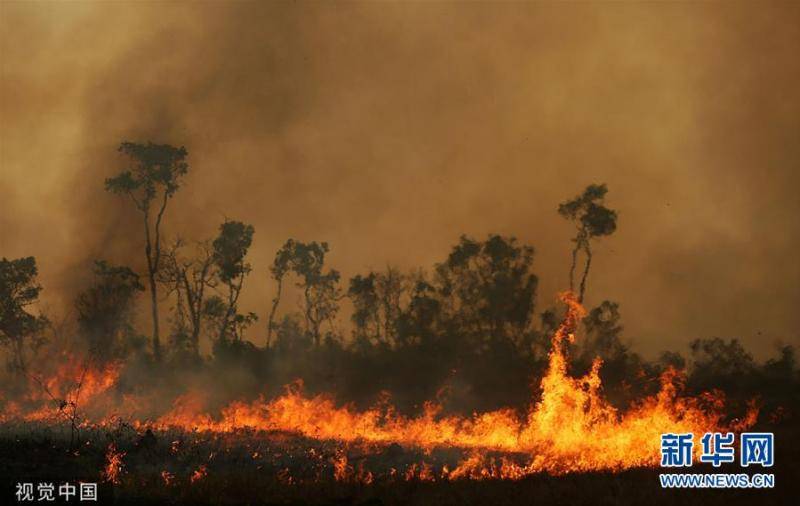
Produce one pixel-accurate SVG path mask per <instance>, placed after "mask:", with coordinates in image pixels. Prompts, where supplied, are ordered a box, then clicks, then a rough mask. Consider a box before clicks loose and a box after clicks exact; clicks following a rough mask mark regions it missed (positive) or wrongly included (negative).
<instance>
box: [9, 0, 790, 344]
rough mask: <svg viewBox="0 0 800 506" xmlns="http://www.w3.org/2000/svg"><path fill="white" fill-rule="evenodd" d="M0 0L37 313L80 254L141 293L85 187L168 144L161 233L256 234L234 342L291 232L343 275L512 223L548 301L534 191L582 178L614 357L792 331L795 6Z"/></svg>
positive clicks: (14, 212)
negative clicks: (592, 205)
mask: <svg viewBox="0 0 800 506" xmlns="http://www.w3.org/2000/svg"><path fill="white" fill-rule="evenodd" d="M0 9H2V15H0V24H2V34H1V37H2V38H0V46H1V50H2V55H3V57H2V63H1V65H2V78H1V79H0V87H2V88H0V108H2V114H1V116H2V120H0V128H2V149H0V165H1V166H2V169H1V170H2V174H3V178H2V180H0V193H2V195H3V198H2V199H1V200H0V208H2V212H0V229H1V230H2V231H3V233H2V252H1V253H0V255H3V256H5V257H7V258H9V259H11V258H13V259H17V258H23V257H27V256H34V257H35V258H36V260H37V267H38V270H39V272H38V277H39V280H40V283H41V284H42V285H43V286H45V287H46V290H44V291H43V292H42V294H41V301H42V303H43V305H45V306H48V307H50V308H52V309H53V310H54V312H57V313H60V314H64V313H66V312H68V311H70V310H72V308H73V302H74V300H75V297H76V295H77V294H78V293H80V292H81V291H82V290H84V289H86V288H87V287H88V286H90V285H91V284H92V283H93V282H94V281H93V276H92V275H91V274H87V273H90V272H91V270H92V268H93V265H94V261H95V260H96V259H107V260H108V261H110V262H113V263H114V264H120V265H126V266H129V267H130V268H132V269H133V270H134V271H136V272H137V273H139V274H140V275H141V276H142V282H143V285H145V286H146V288H148V289H149V287H148V285H149V280H148V279H147V266H146V258H145V255H144V254H142V253H143V250H144V248H145V244H144V238H143V237H142V235H141V234H138V233H136V231H137V230H141V228H142V223H141V215H140V213H138V212H137V210H136V209H135V208H134V206H133V205H130V203H129V202H126V201H125V200H124V199H123V198H121V197H116V196H114V195H111V194H104V193H103V191H102V187H103V181H104V180H105V179H106V178H109V177H114V176H115V175H117V174H118V173H119V172H120V171H121V170H123V169H124V168H125V164H124V163H123V161H124V158H121V157H120V156H119V154H118V153H116V152H115V150H114V147H116V146H118V145H119V142H120V141H121V140H123V139H128V140H131V141H134V142H146V141H147V140H152V141H153V142H161V143H169V144H171V145H173V146H176V147H178V146H182V145H185V146H186V149H187V150H188V151H189V152H190V153H191V160H192V162H191V163H192V166H191V171H190V172H189V173H187V174H186V176H185V177H184V179H185V182H184V183H185V184H184V187H183V188H181V189H180V190H179V191H178V192H177V193H176V194H175V196H174V198H173V199H171V202H170V204H169V206H168V209H167V211H166V217H165V222H164V226H165V230H164V232H165V233H167V236H168V237H169V238H170V239H173V238H175V237H176V236H178V235H180V236H181V237H183V238H184V239H185V240H186V241H187V243H188V244H193V242H194V241H202V240H206V239H210V238H213V237H215V236H216V234H217V227H218V226H219V224H220V223H222V222H223V221H224V220H225V218H227V217H231V218H232V219H237V220H241V221H242V222H244V223H247V224H250V225H252V226H253V227H254V229H255V230H256V234H255V235H254V239H253V244H252V245H251V247H250V249H249V252H248V258H249V263H250V264H251V265H252V266H253V271H252V272H251V273H250V274H249V275H248V279H247V281H246V283H245V286H244V288H243V290H242V294H241V298H240V301H239V306H240V313H241V314H247V313H248V312H250V311H253V312H256V313H258V314H259V315H260V317H261V318H260V320H259V321H258V322H257V323H255V324H253V325H251V326H250V327H249V331H248V336H249V335H251V334H252V340H253V342H255V343H257V344H258V345H259V346H261V345H263V343H264V342H265V340H266V335H265V334H264V333H262V332H261V330H263V329H265V328H266V327H267V325H268V319H269V318H268V314H269V311H267V310H265V302H267V303H269V302H270V301H272V299H273V298H275V288H276V287H275V285H274V284H271V283H266V282H265V280H267V279H268V277H269V276H270V271H269V268H270V266H271V265H272V260H273V258H274V253H275V251H277V250H278V249H279V248H280V247H281V245H282V244H284V242H285V241H286V239H287V238H290V237H291V238H294V239H295V240H297V241H300V242H303V243H306V244H308V243H310V242H313V241H317V242H322V241H325V242H327V243H328V244H329V245H330V248H331V251H330V252H329V253H328V254H327V258H326V263H327V262H329V263H330V265H331V266H332V268H335V269H336V270H337V271H339V273H340V275H341V279H342V280H343V281H346V280H349V279H350V278H352V277H353V276H355V275H356V274H359V273H364V272H365V271H368V270H374V271H381V270H382V269H383V267H384V266H385V265H392V266H396V267H397V268H399V269H400V270H401V271H402V272H409V271H411V270H414V269H416V268H418V267H427V268H431V267H432V266H433V265H434V264H436V263H439V262H441V261H443V259H444V258H445V257H446V256H447V255H448V253H449V252H450V248H451V247H452V246H453V245H454V244H456V243H457V242H458V240H459V237H460V236H461V235H462V234H466V235H467V236H468V237H471V238H473V239H474V240H479V239H480V240H483V239H484V238H486V237H487V235H488V234H490V233H497V234H500V235H501V236H504V237H506V236H515V237H517V239H518V241H519V242H520V243H521V244H528V245H533V246H534V247H535V248H536V260H535V261H536V274H537V277H538V287H537V292H538V294H539V297H538V300H539V302H540V305H541V303H542V302H543V301H550V300H553V298H554V294H555V293H556V292H558V291H559V290H561V289H564V288H565V284H566V280H567V274H566V273H567V272H568V269H569V265H570V252H571V246H572V244H571V243H570V242H569V240H570V238H571V237H574V231H573V230H572V229H570V227H567V226H565V223H564V222H563V220H562V218H561V217H559V216H558V214H556V213H554V212H553V205H554V203H555V204H558V203H560V202H563V201H564V200H565V199H567V198H571V197H573V196H575V195H576V194H577V192H579V191H581V190H582V189H583V188H585V187H586V185H588V184H589V183H592V182H605V183H607V184H608V186H609V188H611V189H612V194H611V195H612V197H611V198H610V204H609V205H610V206H611V208H613V209H614V210H615V211H617V212H618V213H619V216H620V220H621V221H620V229H619V231H617V232H615V234H614V236H613V237H611V238H603V239H601V240H600V241H599V242H598V243H597V244H596V245H595V246H594V247H593V250H592V251H593V253H594V258H593V262H592V266H591V273H590V277H589V285H590V288H589V291H588V293H587V294H586V299H585V301H586V302H587V304H588V305H589V306H591V307H595V306H597V305H599V304H600V303H601V302H602V300H603V299H605V298H608V299H610V300H613V301H616V302H618V303H619V304H620V311H621V312H622V313H623V314H624V321H625V338H626V339H634V340H635V347H636V349H637V350H641V351H642V352H643V353H645V354H646V355H647V356H648V357H651V358H655V357H656V356H657V355H658V353H659V352H660V351H661V350H663V349H686V348H687V346H688V345H689V343H691V342H692V341H693V340H695V339H701V338H706V337H708V336H712V335H718V336H721V337H725V338H726V339H730V338H732V337H737V338H739V339H741V342H742V343H743V344H744V345H745V347H746V349H748V350H751V352H752V353H753V354H754V355H755V356H756V357H758V358H759V359H763V358H766V357H768V356H770V355H771V354H772V352H773V350H774V346H775V344H776V342H777V341H781V342H782V343H783V344H794V345H796V344H797V342H798V341H797V339H798V336H797V333H796V329H797V328H798V323H800V322H799V321H798V312H797V311H796V307H797V305H798V302H800V301H798V291H797V289H796V287H797V286H798V283H800V270H799V268H798V264H797V262H796V261H795V257H796V251H797V250H798V246H799V245H798V240H799V239H798V233H797V226H796V216H798V214H800V208H798V199H796V198H795V195H794V188H796V187H797V184H798V181H797V177H798V176H797V175H798V174H799V172H798V171H797V170H796V168H797V164H798V159H800V155H799V154H798V148H797V142H796V138H797V132H798V128H799V126H798V118H800V100H799V99H798V92H797V87H796V86H794V83H796V82H797V80H798V75H800V63H798V59H797V58H796V50H795V48H796V40H797V38H798V30H800V28H798V27H800V22H798V19H800V11H799V10H798V6H797V5H794V4H780V5H778V4H767V5H758V6H755V5H747V4H736V5H733V6H728V8H726V9H724V12H720V11H719V9H716V8H714V7H713V6H710V5H685V4H683V5H682V4H664V5H658V6H648V7H647V8H645V7H644V6H639V5H626V4H619V5H614V6H611V7H609V6H603V7H600V6H593V5H588V4H576V5H569V6H564V7H563V8H561V7H559V8H555V7H554V6H553V5H548V4H544V3H540V4H521V3H518V4H506V5H503V6H496V5H488V4H487V5H482V4H472V5H469V6H461V7H456V6H454V5H450V4H434V5H427V4H415V5H413V6H404V7H401V6H399V5H388V6H387V5H381V6H375V5H370V4H349V5H345V6H335V7H334V6H332V5H326V4H318V3H313V4H312V3H303V2H300V3H277V2H276V3H272V2H269V3H260V4H249V3H242V4H239V3H237V4H233V5H225V6H222V5H204V6H196V8H188V6H183V5H180V4H163V3H162V4H159V5H155V4H147V5H135V6H134V5H133V4H123V3H105V4H97V3H92V4H81V5H60V4H58V3H17V2H3V3H2V4H0ZM345 22H346V23H347V25H346V26H347V29H346V30H343V26H345ZM620 27H625V29H624V30H620ZM731 62H736V64H735V65H734V64H731ZM509 69H514V70H513V71H510V70H509ZM623 222H624V224H623ZM295 283H296V281H295V280H292V281H291V282H287V283H286V284H285V286H284V287H285V288H287V291H286V293H284V294H282V297H281V298H282V301H281V303H280V306H279V307H283V305H284V304H286V305H287V306H292V307H293V306H294V302H295V299H296V297H297V294H296V293H293V292H294V291H295V290H296V287H295V286H294V285H295ZM341 288H342V290H344V291H346V290H348V289H349V286H348V285H347V283H345V282H342V283H341ZM148 295H149V294H148ZM348 304H349V302H348V300H343V301H342V309H341V311H342V313H340V316H341V315H345V314H347V312H348V311H349V310H348V309H347V308H346V307H345V306H346V305H348ZM148 310H149V307H148V306H147V305H144V304H139V306H138V308H137V313H138V314H137V315H135V316H136V319H137V326H138V328H139V329H140V330H142V329H143V328H144V327H143V325H144V324H145V322H146V321H147V320H148V319H149V320H152V317H151V315H150V313H149V311H148ZM162 310H163V311H164V316H166V311H167V308H162ZM187 312H188V306H187ZM339 320H340V325H341V326H342V327H344V326H345V325H349V322H350V320H349V317H347V316H345V317H343V318H339ZM161 323H162V325H161V326H162V328H161V329H160V331H161V333H162V334H163V333H166V332H167V329H168V327H169V326H170V325H171V323H170V322H168V321H167V320H164V321H162V322H161ZM273 323H274V324H275V325H279V324H280V322H278V321H275V322H273ZM151 325H152V323H151ZM301 325H305V320H303V321H302V322H301ZM320 325H321V328H320V331H321V333H322V335H321V336H320V337H321V338H324V332H325V330H324V329H325V327H326V324H325V323H324V322H323V323H321V324H320ZM340 330H345V329H340ZM275 334H277V330H276V331H275V332H273V335H272V338H273V339H275V338H276V337H277V336H276V335H275Z"/></svg>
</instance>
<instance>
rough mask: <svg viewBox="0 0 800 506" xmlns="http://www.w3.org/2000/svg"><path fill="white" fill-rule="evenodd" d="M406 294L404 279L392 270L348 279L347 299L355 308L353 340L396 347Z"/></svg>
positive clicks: (352, 317) (406, 284)
mask: <svg viewBox="0 0 800 506" xmlns="http://www.w3.org/2000/svg"><path fill="white" fill-rule="evenodd" d="M407 290H408V282H407V278H406V276H404V275H403V274H402V273H401V272H400V271H399V270H397V269H396V268H393V267H388V268H387V269H386V271H384V272H370V273H369V274H367V275H365V276H362V275H357V276H355V277H353V278H352V279H350V287H349V289H348V291H347V296H348V297H349V298H350V300H351V301H352V302H353V306H354V308H355V311H354V312H353V315H352V316H351V320H352V321H353V324H354V325H355V331H354V332H355V334H356V338H358V339H362V340H365V339H366V340H369V339H373V338H374V339H375V340H376V341H377V342H379V343H383V344H385V345H393V344H397V342H398V339H397V338H398V335H397V325H398V321H399V318H400V315H401V313H402V311H403V308H402V304H401V299H403V295H404V294H405V293H406V292H407Z"/></svg>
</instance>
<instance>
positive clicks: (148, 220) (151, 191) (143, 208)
mask: <svg viewBox="0 0 800 506" xmlns="http://www.w3.org/2000/svg"><path fill="white" fill-rule="evenodd" d="M119 152H120V153H123V154H125V155H127V156H128V157H129V158H130V159H131V162H132V167H131V168H130V169H127V170H124V171H122V172H121V173H119V174H118V175H116V176H114V177H111V178H108V179H106V181H105V186H106V190H107V191H109V192H112V193H115V194H118V195H127V196H128V197H129V198H130V199H131V201H132V202H133V203H134V205H135V206H136V209H137V210H138V211H139V212H140V213H142V217H143V221H144V236H145V257H146V260H147V278H148V282H149V286H150V305H151V313H152V319H153V355H154V357H155V358H156V360H160V358H161V343H160V340H159V330H158V285H157V282H156V275H157V273H158V271H159V268H160V267H161V258H162V255H161V224H162V220H163V218H164V212H165V211H166V209H167V203H168V202H169V200H170V199H171V198H172V197H173V196H174V195H175V192H177V191H178V188H179V187H180V181H181V178H182V176H184V175H185V174H186V173H187V172H188V170H189V164H188V163H187V162H186V156H187V152H186V149H185V148H183V147H180V148H176V147H173V146H170V145H169V144H153V143H151V142H148V143H147V144H137V143H133V142H123V143H122V144H120V146H119ZM154 203H155V207H154V206H153V204H154ZM154 213H155V216H153V214H154Z"/></svg>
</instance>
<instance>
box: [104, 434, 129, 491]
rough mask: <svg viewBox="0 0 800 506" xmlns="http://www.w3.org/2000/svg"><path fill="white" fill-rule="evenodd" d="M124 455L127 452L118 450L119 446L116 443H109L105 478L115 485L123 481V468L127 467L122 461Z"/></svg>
mask: <svg viewBox="0 0 800 506" xmlns="http://www.w3.org/2000/svg"><path fill="white" fill-rule="evenodd" d="M124 456H125V452H120V451H117V447H116V445H114V443H111V444H110V445H108V450H107V451H106V466H105V468H104V469H103V478H104V479H105V480H106V481H109V482H111V483H113V484H114V485H119V484H120V483H121V481H122V470H123V468H124V467H125V464H124V463H123V462H122V457H124Z"/></svg>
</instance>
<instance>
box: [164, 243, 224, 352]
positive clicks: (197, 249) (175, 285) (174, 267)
mask: <svg viewBox="0 0 800 506" xmlns="http://www.w3.org/2000/svg"><path fill="white" fill-rule="evenodd" d="M183 246H184V243H183V242H182V241H181V240H180V239H179V240H177V241H175V243H174V244H173V246H172V247H171V248H170V249H169V250H168V251H167V252H166V255H165V262H164V268H163V269H162V271H161V273H160V281H161V282H163V283H166V284H167V285H168V286H169V287H170V288H171V291H172V292H174V293H175V297H176V317H177V328H176V329H175V332H176V336H178V337H181V336H185V338H186V341H187V343H186V344H187V345H188V348H189V351H190V352H191V353H192V354H193V355H194V356H195V357H197V356H198V355H199V353H200V332H201V331H202V328H203V321H204V317H205V316H207V315H206V312H205V311H204V308H205V304H206V300H207V298H208V293H209V292H208V289H214V288H216V287H217V284H218V282H217V278H216V275H217V264H216V256H215V251H214V248H213V247H212V245H211V244H210V242H209V241H203V242H198V243H196V244H195V245H194V254H193V255H191V256H188V257H187V256H183V255H181V250H182V248H183ZM184 301H185V302H184ZM184 304H185V308H184ZM187 311H188V315H187V314H186V313H187ZM186 320H188V323H189V324H188V326H187V325H186Z"/></svg>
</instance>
